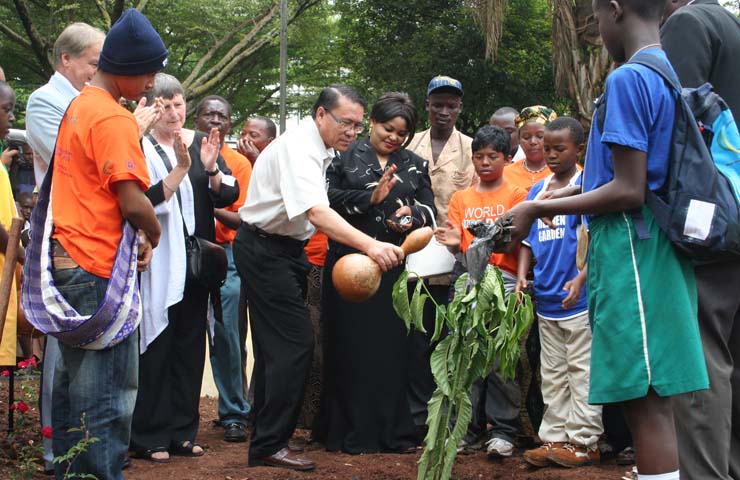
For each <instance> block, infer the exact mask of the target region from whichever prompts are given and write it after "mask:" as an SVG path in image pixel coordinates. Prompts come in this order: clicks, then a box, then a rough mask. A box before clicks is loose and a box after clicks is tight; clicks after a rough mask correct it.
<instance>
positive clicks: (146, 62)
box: [50, 9, 167, 479]
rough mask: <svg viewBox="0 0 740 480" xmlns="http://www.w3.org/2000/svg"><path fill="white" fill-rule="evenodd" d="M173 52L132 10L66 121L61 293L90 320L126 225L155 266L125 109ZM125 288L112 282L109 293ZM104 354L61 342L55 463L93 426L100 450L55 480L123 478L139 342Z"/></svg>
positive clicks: (58, 272) (59, 175) (59, 195)
mask: <svg viewBox="0 0 740 480" xmlns="http://www.w3.org/2000/svg"><path fill="white" fill-rule="evenodd" d="M166 60H167V48H165V46H164V43H163V42H162V40H161V38H160V37H159V35H158V34H157V32H156V31H155V30H154V28H152V26H151V24H150V23H149V21H148V20H147V19H146V17H144V16H143V15H142V14H141V13H140V12H139V11H137V10H135V9H130V10H128V11H126V12H125V13H124V14H123V15H122V16H121V17H120V19H119V20H118V21H117V22H116V23H115V25H113V27H112V28H111V30H110V32H109V33H108V36H107V37H106V39H105V43H104V44H103V49H102V51H101V54H100V59H99V64H98V68H99V69H98V72H97V73H96V75H95V77H93V79H92V81H91V82H90V84H89V85H88V86H86V87H85V88H84V89H83V90H82V92H81V93H80V95H79V96H78V97H77V98H76V99H74V100H73V101H72V103H71V104H70V106H69V108H68V110H67V113H66V114H65V115H64V118H63V119H62V123H61V125H60V128H59V134H58V136H57V144H56V149H55V152H54V160H53V164H54V165H53V170H52V172H50V173H51V174H52V179H51V181H52V191H51V210H52V214H53V219H54V233H53V234H52V242H51V243H52V257H53V268H52V277H53V280H54V285H55V286H56V288H57V289H58V291H59V292H60V293H61V294H62V295H63V296H64V298H65V299H66V300H67V302H68V303H69V304H70V305H71V306H72V307H73V308H74V309H75V311H76V312H77V314H79V315H92V314H94V313H96V310H98V306H99V305H100V304H101V303H103V301H104V298H105V297H106V289H107V288H108V283H109V278H110V277H111V273H112V268H113V264H114V260H115V258H116V251H117V248H118V245H119V243H120V242H121V238H122V235H123V229H122V226H123V223H124V220H128V221H129V222H130V223H131V224H132V225H134V226H135V227H136V228H138V235H139V262H138V263H139V265H138V266H139V269H140V270H141V269H143V268H146V266H147V265H148V263H149V261H150V260H151V253H152V248H153V247H154V246H156V245H157V243H158V242H159V236H160V232H161V228H160V225H159V222H158V221H157V218H156V216H155V215H154V208H153V207H152V204H151V202H150V201H149V200H148V199H147V197H146V196H145V195H144V191H145V190H146V189H147V187H148V185H149V177H148V174H147V167H146V162H145V160H144V155H143V152H142V150H141V146H140V144H139V126H138V124H137V121H136V119H135V118H134V116H133V115H132V114H131V113H130V112H129V111H127V110H126V109H124V108H123V107H121V106H120V105H119V103H118V99H119V98H121V97H124V98H126V99H129V100H135V99H138V98H140V97H141V96H142V94H143V93H145V92H146V91H148V90H150V89H151V88H152V86H153V82H154V75H155V74H156V72H157V71H159V70H162V69H163V68H164V67H165V65H166ZM118 281H120V279H115V281H114V280H111V284H112V286H111V289H116V288H121V287H120V286H118ZM135 331H136V330H135V329H134V330H133V331H131V332H128V336H125V335H126V332H119V333H118V334H117V335H120V336H122V337H123V339H121V340H120V342H119V343H116V344H115V345H114V346H112V347H109V348H105V349H102V350H92V349H86V348H80V347H77V346H72V345H68V344H66V343H64V342H62V341H61V340H60V342H59V360H58V363H57V365H56V373H55V375H54V387H53V393H52V398H53V405H52V432H53V434H52V435H53V439H52V440H53V451H54V456H60V455H65V454H67V453H68V452H69V451H70V449H71V448H72V447H73V446H74V445H75V444H77V442H78V441H79V440H80V439H81V438H82V437H83V435H84V432H81V431H71V430H70V428H73V427H79V426H80V418H81V417H82V416H84V418H85V420H84V421H85V425H86V427H87V429H88V430H89V432H91V433H92V435H94V436H95V437H96V438H97V439H98V441H97V442H95V443H94V444H91V445H88V446H87V448H86V449H85V451H83V452H81V453H80V454H79V456H77V457H76V458H75V461H74V462H73V463H72V464H71V467H68V466H67V464H66V463H58V464H55V466H54V467H55V473H56V476H57V478H61V477H62V476H66V473H67V472H66V471H69V473H70V474H82V473H84V474H87V475H94V476H95V477H96V478H111V479H112V478H123V475H122V473H121V470H122V468H123V465H124V461H125V460H126V456H127V451H128V444H129V437H130V432H131V418H132V414H133V409H134V403H135V400H136V393H137V384H138V365H139V346H138V335H132V334H131V333H133V332H135Z"/></svg>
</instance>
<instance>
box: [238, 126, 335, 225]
mask: <svg viewBox="0 0 740 480" xmlns="http://www.w3.org/2000/svg"><path fill="white" fill-rule="evenodd" d="M333 158H334V150H333V149H331V148H327V147H326V145H325V144H324V141H323V140H322V139H321V135H320V134H319V130H318V128H317V127H316V123H315V122H314V120H313V119H312V118H308V119H305V120H303V121H302V122H301V123H300V124H299V125H298V126H297V127H295V128H293V129H291V130H288V131H286V132H285V133H284V134H282V135H281V136H280V137H278V138H277V140H275V141H274V142H272V143H271V144H270V145H268V146H267V148H265V150H263V151H262V153H260V156H259V158H258V159H257V162H255V164H254V170H252V177H251V179H250V181H249V189H248V190H247V200H246V202H245V203H244V206H243V207H241V208H240V209H239V217H240V218H241V219H242V220H243V221H244V222H246V223H248V224H250V225H253V226H255V227H258V228H260V229H262V230H264V231H265V232H267V233H271V234H274V235H282V236H286V237H291V238H294V239H297V240H307V239H309V238H310V237H311V235H313V234H314V232H315V231H316V228H315V227H314V226H313V225H312V224H311V222H309V220H308V210H310V209H311V208H313V207H315V206H318V205H326V206H328V205H329V198H328V196H327V194H326V169H327V168H328V167H329V165H330V164H331V161H332V159H333Z"/></svg>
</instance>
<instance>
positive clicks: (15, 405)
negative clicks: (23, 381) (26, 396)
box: [10, 400, 28, 413]
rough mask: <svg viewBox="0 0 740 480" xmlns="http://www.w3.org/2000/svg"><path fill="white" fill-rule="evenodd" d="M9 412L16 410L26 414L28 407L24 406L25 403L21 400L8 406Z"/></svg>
mask: <svg viewBox="0 0 740 480" xmlns="http://www.w3.org/2000/svg"><path fill="white" fill-rule="evenodd" d="M10 409H11V410H18V411H19V412H21V413H26V412H27V411H28V405H26V402H24V401H23V400H18V401H17V402H15V403H13V404H12V405H10Z"/></svg>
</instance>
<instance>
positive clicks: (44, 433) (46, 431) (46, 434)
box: [41, 427, 51, 438]
mask: <svg viewBox="0 0 740 480" xmlns="http://www.w3.org/2000/svg"><path fill="white" fill-rule="evenodd" d="M41 435H42V436H43V437H44V438H51V427H44V428H42V429H41Z"/></svg>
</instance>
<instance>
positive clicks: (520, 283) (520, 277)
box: [514, 244, 532, 292]
mask: <svg viewBox="0 0 740 480" xmlns="http://www.w3.org/2000/svg"><path fill="white" fill-rule="evenodd" d="M531 263H532V249H531V248H529V247H528V246H526V245H524V244H522V248H520V249H519V261H518V263H517V271H516V287H515V290H514V291H516V292H519V291H522V290H524V289H525V288H527V272H529V265H530V264H531Z"/></svg>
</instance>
